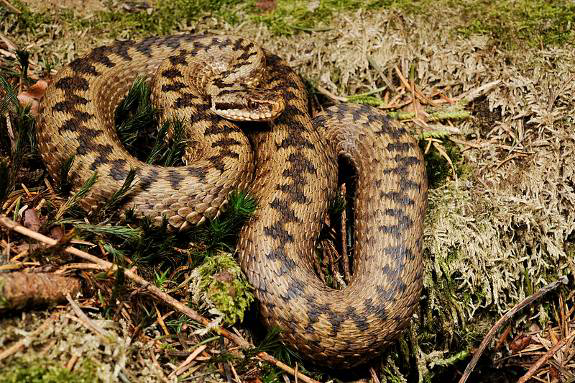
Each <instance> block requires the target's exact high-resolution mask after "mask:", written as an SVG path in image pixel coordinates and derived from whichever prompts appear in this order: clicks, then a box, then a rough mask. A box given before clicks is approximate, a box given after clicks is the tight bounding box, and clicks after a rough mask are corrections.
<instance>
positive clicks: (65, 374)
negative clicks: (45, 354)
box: [0, 359, 99, 383]
mask: <svg viewBox="0 0 575 383" xmlns="http://www.w3.org/2000/svg"><path fill="white" fill-rule="evenodd" d="M0 381H2V382H5V383H21V382H26V383H61V382H67V383H90V382H97V381H99V379H98V378H97V377H96V374H95V368H94V366H93V365H92V364H91V363H89V362H86V361H84V362H82V365H81V366H80V368H77V369H75V370H74V371H70V370H68V369H66V368H63V367H60V366H59V365H57V364H56V363H54V362H52V361H48V360H36V361H27V360H23V359H21V360H18V361H13V362H12V363H10V366H9V367H7V368H5V369H1V370H0Z"/></svg>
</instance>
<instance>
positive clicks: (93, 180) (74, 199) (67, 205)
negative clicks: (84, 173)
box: [54, 172, 98, 220]
mask: <svg viewBox="0 0 575 383" xmlns="http://www.w3.org/2000/svg"><path fill="white" fill-rule="evenodd" d="M97 178H98V174H97V173H96V172H94V174H92V176H91V177H90V178H88V179H87V180H86V182H84V184H83V185H82V187H81V188H80V190H78V191H77V192H76V193H74V195H73V196H72V197H70V198H68V200H67V201H66V203H64V204H63V205H62V206H60V208H59V209H58V212H57V213H56V216H55V217H54V218H55V219H56V220H59V219H60V218H62V216H63V215H64V213H66V211H68V210H69V209H70V208H72V207H74V206H76V204H77V203H78V201H80V200H81V199H82V198H84V196H85V195H86V194H88V192H89V191H90V189H91V188H92V186H94V184H95V183H96V179H97Z"/></svg>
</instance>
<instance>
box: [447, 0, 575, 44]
mask: <svg viewBox="0 0 575 383" xmlns="http://www.w3.org/2000/svg"><path fill="white" fill-rule="evenodd" d="M457 4H460V3H457ZM454 6H457V5H455V4H454ZM462 12H464V15H465V18H466V19H467V25H464V26H461V27H460V28H458V31H459V32H460V33H462V34H463V35H465V36H468V35H471V34H487V35H490V36H491V37H493V38H494V39H495V40H496V41H497V42H498V43H499V44H501V45H504V46H517V45H518V43H519V42H526V43H529V44H530V45H532V46H541V45H548V44H563V43H566V42H568V41H571V42H573V40H574V37H575V34H574V32H573V29H574V28H575V3H573V2H572V1H566V0H560V1H544V0H519V1H486V0H478V1H468V2H467V4H466V6H465V7H462Z"/></svg>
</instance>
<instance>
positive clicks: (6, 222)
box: [0, 215, 319, 383]
mask: <svg viewBox="0 0 575 383" xmlns="http://www.w3.org/2000/svg"><path fill="white" fill-rule="evenodd" d="M0 225H2V226H4V227H6V228H8V229H10V230H13V231H15V232H17V233H20V234H22V235H25V236H27V237H29V238H32V239H34V240H36V241H39V242H42V243H45V244H47V245H50V246H54V245H57V244H58V241H56V240H55V239H53V238H50V237H46V236H45V235H43V234H40V233H38V232H36V231H33V230H30V229H28V228H26V227H24V226H22V225H19V224H18V223H16V222H14V221H12V220H11V219H10V218H8V217H6V216H5V215H0ZM64 251H65V252H66V253H68V254H72V255H75V256H77V257H78V258H82V259H83V260H86V261H89V262H93V263H95V264H97V265H98V266H100V267H101V269H103V270H111V271H115V270H117V269H118V266H117V265H115V264H113V263H111V262H108V261H105V260H103V259H100V258H98V257H96V256H94V255H92V254H89V253H86V252H84V251H82V250H79V249H76V248H75V247H72V246H68V247H66V248H65V249H64ZM124 275H125V276H126V277H127V278H128V279H130V280H132V281H133V282H135V283H137V284H139V285H140V286H141V287H142V289H144V290H145V291H147V292H148V293H150V294H151V295H153V296H155V297H156V298H157V299H159V300H161V301H163V302H164V303H165V304H167V305H169V306H171V307H172V308H174V309H176V310H177V311H179V312H181V313H182V314H185V315H187V316H188V317H189V318H191V319H192V320H194V321H196V322H198V323H201V324H202V325H204V326H206V327H207V328H209V329H210V330H211V331H214V332H215V333H217V334H219V335H222V336H224V337H226V338H228V339H229V340H231V341H232V342H234V343H235V344H237V345H238V346H240V347H241V348H242V349H246V350H247V349H250V348H251V347H252V346H251V345H250V343H249V342H247V341H246V340H245V339H243V338H241V337H240V336H237V335H235V334H233V333H231V332H230V331H228V330H226V329H224V328H220V327H214V326H211V325H210V321H209V320H208V319H207V318H204V317H203V316H201V315H200V314H198V313H197V312H196V311H195V310H193V309H191V308H190V307H188V306H186V305H185V304H182V303H180V302H179V301H178V300H177V299H175V298H173V297H172V296H170V295H169V294H166V293H165V292H163V291H162V290H160V289H159V288H158V287H156V286H154V285H153V284H151V283H150V282H148V281H147V280H145V279H144V278H142V277H140V276H139V275H137V274H136V273H134V272H133V271H131V270H124ZM257 355H258V357H259V358H260V359H262V360H265V361H267V362H269V363H272V364H273V365H275V366H277V367H279V368H281V369H282V370H284V371H285V372H287V373H289V374H291V375H294V374H295V373H296V372H295V370H294V369H293V368H291V367H289V366H288V365H286V364H284V363H282V362H280V361H278V360H277V359H275V358H274V357H273V356H271V355H269V354H267V353H265V352H260V353H258V354H257ZM1 356H2V354H0V359H1ZM297 374H298V376H299V378H300V379H301V380H302V381H303V382H306V383H319V382H317V381H316V380H314V379H311V378H309V377H307V376H305V375H302V374H301V373H299V372H298V373H297Z"/></svg>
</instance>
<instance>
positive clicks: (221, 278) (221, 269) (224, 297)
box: [196, 254, 254, 324]
mask: <svg viewBox="0 0 575 383" xmlns="http://www.w3.org/2000/svg"><path fill="white" fill-rule="evenodd" d="M196 271H197V273H198V275H199V276H200V283H199V287H200V290H202V291H203V292H204V294H205V295H206V297H207V298H208V299H209V300H210V301H211V302H212V303H213V304H214V306H215V307H216V308H217V309H218V310H219V311H220V312H221V313H222V314H223V315H224V321H225V322H227V323H229V324H233V323H235V322H236V321H237V320H240V321H242V320H243V319H244V312H245V311H246V309H247V308H248V307H249V305H250V304H251V303H252V302H253V301H254V296H253V294H252V292H251V287H250V285H249V284H248V282H247V280H246V278H245V276H244V275H243V274H242V271H241V269H240V267H239V266H238V264H237V263H236V261H235V260H234V259H233V258H232V257H231V256H230V255H229V254H219V255H216V256H213V257H209V258H207V260H206V261H205V262H204V263H203V264H202V265H201V266H199V267H198V268H197V269H196Z"/></svg>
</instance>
